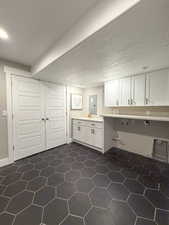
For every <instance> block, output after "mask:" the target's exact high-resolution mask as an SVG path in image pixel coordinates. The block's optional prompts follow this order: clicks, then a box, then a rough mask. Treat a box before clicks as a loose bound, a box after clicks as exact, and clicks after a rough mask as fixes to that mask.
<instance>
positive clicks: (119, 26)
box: [35, 0, 169, 86]
mask: <svg viewBox="0 0 169 225" xmlns="http://www.w3.org/2000/svg"><path fill="white" fill-rule="evenodd" d="M145 66H147V67H148V70H154V69H159V68H163V67H168V66H169V1H168V0H160V1H159V0H148V1H147V0H142V1H141V2H140V3H138V4H137V5H136V6H135V7H133V8H132V9H130V10H129V11H127V12H126V13H125V14H123V15H122V16H120V17H119V18H117V19H116V20H114V21H113V22H111V23H110V24H109V25H107V26H106V27H104V28H103V29H102V30H100V31H98V32H97V33H95V34H94V35H92V36H91V37H90V38H88V39H86V40H85V41H84V42H82V43H81V44H79V45H78V46H76V47H75V48H74V49H73V50H71V51H70V52H68V53H67V54H65V55H64V56H62V57H61V58H60V59H58V60H57V61H55V62H54V63H52V64H51V65H49V66H48V67H47V68H46V69H44V70H42V71H41V72H40V73H38V74H37V75H36V76H35V77H36V78H40V79H43V80H47V81H53V82H60V83H67V84H76V85H82V86H94V85H97V84H99V83H101V82H103V81H105V80H108V79H111V78H115V77H122V76H128V75H130V74H137V73H141V72H143V67H145Z"/></svg>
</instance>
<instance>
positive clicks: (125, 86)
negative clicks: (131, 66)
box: [120, 77, 131, 106]
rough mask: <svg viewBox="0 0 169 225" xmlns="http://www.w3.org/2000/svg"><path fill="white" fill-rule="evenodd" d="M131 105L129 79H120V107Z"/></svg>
mask: <svg viewBox="0 0 169 225" xmlns="http://www.w3.org/2000/svg"><path fill="white" fill-rule="evenodd" d="M130 105H131V77H126V78H122V79H120V106H130Z"/></svg>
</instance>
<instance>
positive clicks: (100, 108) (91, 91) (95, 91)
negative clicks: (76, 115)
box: [83, 86, 112, 116]
mask: <svg viewBox="0 0 169 225" xmlns="http://www.w3.org/2000/svg"><path fill="white" fill-rule="evenodd" d="M90 95H97V115H98V116H99V115H101V114H103V113H112V109H111V108H108V107H104V88H103V86H99V87H95V88H86V89H84V93H83V99H84V112H85V114H86V115H88V114H89V96H90Z"/></svg>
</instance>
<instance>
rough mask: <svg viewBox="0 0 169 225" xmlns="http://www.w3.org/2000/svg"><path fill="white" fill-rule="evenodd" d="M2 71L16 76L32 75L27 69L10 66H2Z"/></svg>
mask: <svg viewBox="0 0 169 225" xmlns="http://www.w3.org/2000/svg"><path fill="white" fill-rule="evenodd" d="M4 72H5V73H9V74H11V75H16V76H23V77H32V73H30V72H28V71H25V70H20V69H16V68H12V67H9V66H4Z"/></svg>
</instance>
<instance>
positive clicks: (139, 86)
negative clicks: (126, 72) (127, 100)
mask: <svg viewBox="0 0 169 225" xmlns="http://www.w3.org/2000/svg"><path fill="white" fill-rule="evenodd" d="M145 89H146V76H145V75H144V74H143V75H138V76H133V77H132V89H131V92H132V100H131V103H132V105H133V106H144V105H145V92H146V90H145Z"/></svg>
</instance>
